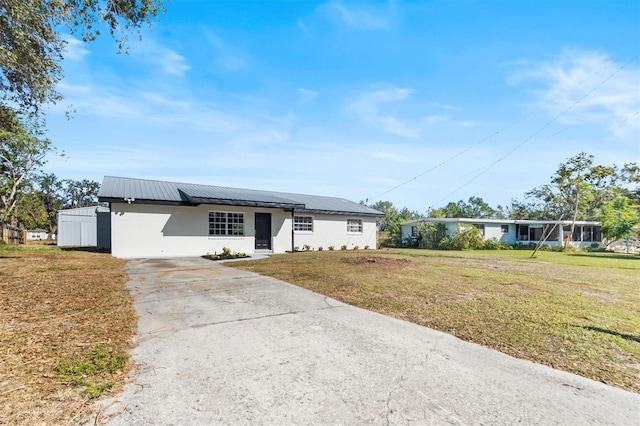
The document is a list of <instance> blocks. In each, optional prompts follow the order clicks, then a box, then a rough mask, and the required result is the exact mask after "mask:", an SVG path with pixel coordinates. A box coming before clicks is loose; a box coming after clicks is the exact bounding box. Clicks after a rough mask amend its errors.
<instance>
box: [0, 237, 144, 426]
mask: <svg viewBox="0 0 640 426" xmlns="http://www.w3.org/2000/svg"><path fill="white" fill-rule="evenodd" d="M123 266H124V262H123V261H121V260H118V259H114V258H112V257H111V256H109V255H107V254H101V253H89V252H85V251H63V250H60V249H58V248H57V247H53V246H27V247H18V248H15V247H6V246H0V267H1V269H0V307H1V309H0V424H64V423H67V422H72V421H74V420H78V419H82V418H83V416H85V415H87V414H88V413H89V412H90V410H91V408H92V404H90V403H89V402H90V400H91V398H95V397H97V396H99V395H101V394H103V393H105V392H109V390H110V389H111V388H112V386H114V385H115V384H121V383H122V382H123V381H124V379H125V377H126V371H124V369H123V367H124V366H125V364H126V361H127V355H126V352H127V350H128V348H129V345H130V342H131V337H132V336H133V333H134V332H135V327H136V316H135V312H134V310H133V307H132V304H131V297H130V295H129V293H128V291H127V290H126V289H125V286H124V284H125V282H126V280H127V278H126V275H125V274H124V270H123Z"/></svg>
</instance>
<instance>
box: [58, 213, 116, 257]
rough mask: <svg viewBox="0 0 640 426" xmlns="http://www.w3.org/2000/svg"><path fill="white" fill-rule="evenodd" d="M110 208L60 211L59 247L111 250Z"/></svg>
mask: <svg viewBox="0 0 640 426" xmlns="http://www.w3.org/2000/svg"><path fill="white" fill-rule="evenodd" d="M109 219H110V215H109V208H108V207H102V206H92V207H79V208H76V209H67V210H58V246H60V247H97V248H99V249H108V248H109V226H108V223H109Z"/></svg>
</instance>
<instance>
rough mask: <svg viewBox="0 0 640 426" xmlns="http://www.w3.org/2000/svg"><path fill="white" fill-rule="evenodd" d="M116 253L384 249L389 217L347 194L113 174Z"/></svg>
mask: <svg viewBox="0 0 640 426" xmlns="http://www.w3.org/2000/svg"><path fill="white" fill-rule="evenodd" d="M98 197H99V200H100V201H101V202H108V203H109V205H110V208H111V253H112V254H113V256H115V257H120V258H140V257H171V256H202V255H205V254H207V253H211V254H213V253H215V252H217V253H220V252H222V248H223V247H226V248H228V249H230V250H232V251H234V252H239V253H246V254H251V253H256V252H266V253H284V252H286V251H291V250H293V249H294V248H295V247H298V248H299V249H301V250H302V249H303V248H304V246H305V245H308V246H310V247H311V249H312V250H318V249H319V248H320V247H323V248H324V249H325V250H326V249H328V247H329V246H334V248H335V249H336V250H339V249H340V248H341V246H346V247H347V248H348V249H353V248H354V247H356V246H358V247H359V248H360V249H363V248H364V247H365V246H369V248H371V249H375V248H376V237H377V230H376V219H377V218H379V217H382V216H383V214H382V213H380V212H379V211H377V210H373V209H371V208H369V207H366V206H363V205H360V204H358V203H354V202H352V201H348V200H345V199H343V198H334V197H322V196H315V195H303V194H289V193H282V192H271V191H258V190H250V189H238V188H225V187H218V186H209V185H198V184H189V183H176V182H163V181H155V180H143V179H130V178H122V177H112V176H107V177H105V178H104V181H103V183H102V186H101V188H100V192H99V193H98Z"/></svg>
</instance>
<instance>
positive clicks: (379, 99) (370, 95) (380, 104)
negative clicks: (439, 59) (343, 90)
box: [347, 86, 420, 138]
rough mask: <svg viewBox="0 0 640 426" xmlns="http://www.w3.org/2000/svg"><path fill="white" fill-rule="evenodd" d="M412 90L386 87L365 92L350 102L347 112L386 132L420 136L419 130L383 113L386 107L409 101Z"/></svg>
mask: <svg viewBox="0 0 640 426" xmlns="http://www.w3.org/2000/svg"><path fill="white" fill-rule="evenodd" d="M412 93H413V90H412V89H408V88H398V87H394V86H389V87H385V88H382V89H379V90H375V91H372V92H365V93H363V94H361V95H359V96H358V97H357V98H356V99H355V100H354V101H352V102H350V103H349V105H348V107H347V110H348V111H350V112H352V113H354V114H355V115H356V116H357V117H358V118H360V119H361V120H363V121H365V122H367V123H370V124H373V125H375V126H378V127H381V128H382V129H383V130H384V131H386V132H389V133H393V134H396V135H399V136H404V137H408V138H416V137H418V136H419V133H420V132H419V129H418V128H417V127H415V126H412V125H410V124H409V123H407V122H406V121H404V120H402V119H400V118H398V117H397V116H396V115H394V114H393V113H388V112H383V111H382V110H383V109H384V107H385V106H387V105H389V104H392V105H393V104H397V103H399V102H402V101H405V100H407V99H408V98H409V97H410V96H411V94H412Z"/></svg>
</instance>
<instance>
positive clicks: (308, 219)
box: [293, 216, 313, 234]
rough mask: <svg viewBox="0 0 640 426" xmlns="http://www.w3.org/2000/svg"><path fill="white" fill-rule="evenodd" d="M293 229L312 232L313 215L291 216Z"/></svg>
mask: <svg viewBox="0 0 640 426" xmlns="http://www.w3.org/2000/svg"><path fill="white" fill-rule="evenodd" d="M293 230H294V231H296V232H306V233H309V234H311V233H313V216H293Z"/></svg>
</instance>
